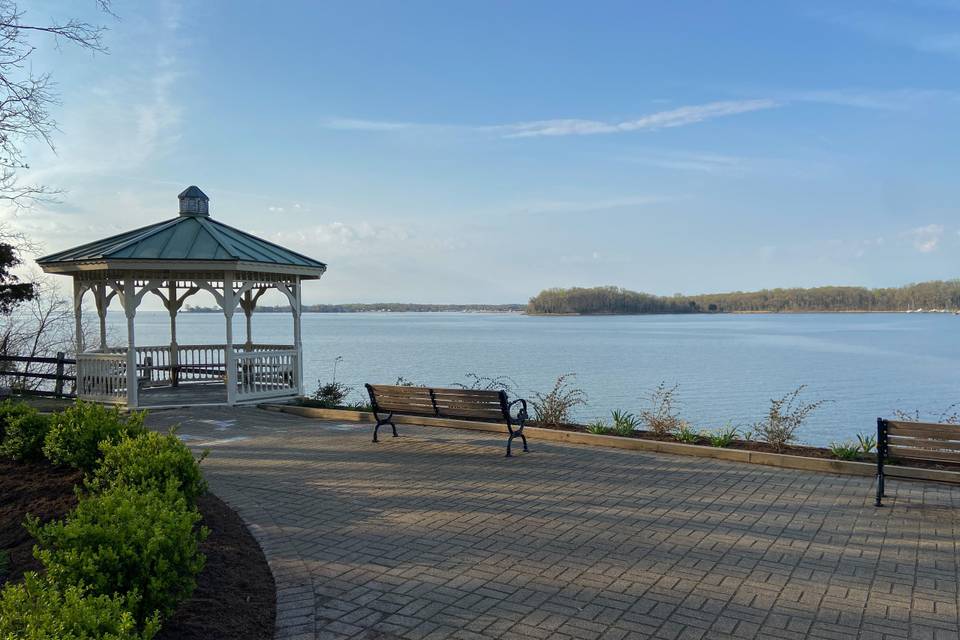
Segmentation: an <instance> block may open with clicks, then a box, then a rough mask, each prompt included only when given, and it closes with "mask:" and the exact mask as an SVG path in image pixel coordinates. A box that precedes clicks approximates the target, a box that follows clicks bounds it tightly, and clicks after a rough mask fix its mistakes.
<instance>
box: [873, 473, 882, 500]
mask: <svg viewBox="0 0 960 640" xmlns="http://www.w3.org/2000/svg"><path fill="white" fill-rule="evenodd" d="M882 497H883V476H882V475H880V474H879V473H878V474H877V501H876V502H874V503H873V506H875V507H882V506H883V502H881V501H880V499H881V498H882Z"/></svg>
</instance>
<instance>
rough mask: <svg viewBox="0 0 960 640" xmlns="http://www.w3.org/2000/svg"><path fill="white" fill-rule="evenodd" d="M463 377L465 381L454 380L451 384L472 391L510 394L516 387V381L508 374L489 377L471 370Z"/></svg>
mask: <svg viewBox="0 0 960 640" xmlns="http://www.w3.org/2000/svg"><path fill="white" fill-rule="evenodd" d="M464 377H465V378H466V379H467V382H465V383H464V382H454V383H452V386H454V387H456V388H458V389H468V390H474V391H506V392H507V393H509V394H510V395H513V390H514V389H516V388H517V383H516V382H514V381H513V378H510V377H509V376H494V377H490V376H481V375H480V374H477V373H473V372H471V373H468V374H466V375H465V376H464Z"/></svg>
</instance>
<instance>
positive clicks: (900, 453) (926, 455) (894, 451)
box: [889, 445, 960, 462]
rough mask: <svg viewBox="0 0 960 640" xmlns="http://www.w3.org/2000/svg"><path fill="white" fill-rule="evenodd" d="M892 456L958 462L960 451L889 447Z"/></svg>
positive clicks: (959, 460)
mask: <svg viewBox="0 0 960 640" xmlns="http://www.w3.org/2000/svg"><path fill="white" fill-rule="evenodd" d="M889 453H890V457H892V458H912V459H914V460H938V461H940V462H960V451H931V450H929V449H911V448H908V447H897V446H893V445H891V446H890V447H889Z"/></svg>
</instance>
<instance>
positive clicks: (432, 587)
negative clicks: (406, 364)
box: [150, 408, 960, 640]
mask: <svg viewBox="0 0 960 640" xmlns="http://www.w3.org/2000/svg"><path fill="white" fill-rule="evenodd" d="M150 422H151V423H152V424H153V425H154V426H166V425H169V424H173V423H181V424H182V427H181V434H182V435H184V436H185V437H186V438H187V439H188V441H189V442H190V443H191V444H194V445H197V446H199V447H205V448H209V449H210V450H211V455H210V457H209V458H208V459H207V460H206V461H205V462H204V465H203V466H204V469H205V472H206V475H207V478H208V479H209V482H210V485H211V488H212V489H213V490H214V491H215V492H216V493H217V494H218V495H220V496H221V497H222V498H223V499H224V500H226V501H227V502H228V503H230V504H231V505H232V506H233V507H234V508H235V509H237V511H238V512H239V513H240V514H241V516H242V517H243V518H244V519H245V520H246V521H247V523H248V524H249V525H250V528H251V530H252V531H253V532H254V534H255V535H256V536H257V538H258V539H259V541H260V543H261V545H262V546H263V549H264V552H265V553H266V556H267V558H268V560H269V562H270V566H271V568H272V570H273V572H274V575H275V576H276V580H277V588H278V620H277V622H278V630H277V637H278V638H315V637H316V638H327V637H329V638H339V637H344V638H346V637H355V638H382V639H387V638H427V637H429V638H560V639H564V638H583V639H592V638H610V639H615V638H665V639H673V638H783V639H793V638H825V639H842V638H910V639H915V640H922V639H927V638H929V639H936V640H938V639H941V638H958V637H960V634H958V573H960V568H958V564H960V556H958V548H957V547H958V543H957V540H958V534H960V531H958V529H960V519H958V512H957V508H956V507H957V506H958V503H960V488H952V487H946V486H941V485H935V484H932V483H913V482H904V481H897V480H891V481H890V482H889V483H888V486H889V495H890V498H889V499H888V500H887V505H888V506H886V507H884V508H883V509H874V507H873V506H872V493H871V482H870V481H869V480H867V479H862V478H855V477H847V476H834V475H826V474H816V473H809V472H801V471H790V470H780V469H774V468H770V467H761V466H752V465H741V464H736V463H727V462H721V461H712V460H704V459H697V458H686V457H681V456H668V455H657V454H646V453H639V452H626V451H617V450H608V449H599V448H591V447H578V446H572V445H560V444H552V443H543V442H536V441H532V442H531V448H532V449H533V453H532V454H529V455H519V456H517V457H516V458H514V459H512V460H506V459H504V458H503V457H502V454H503V438H502V437H500V436H497V435H495V434H488V433H477V432H461V431H456V430H451V429H438V428H429V427H410V426H403V425H401V426H400V427H399V428H400V431H401V434H402V437H401V438H398V439H394V438H390V437H386V438H383V442H382V443H380V444H379V445H374V444H372V443H371V442H370V428H369V427H368V426H356V425H346V424H336V423H324V422H317V421H311V420H307V419H303V418H296V417H292V416H288V415H284V414H278V413H272V412H265V411H260V410H257V409H235V410H227V409H219V408H218V409H192V410H190V411H185V410H184V411H166V412H156V413H155V414H153V415H152V416H151V418H150Z"/></svg>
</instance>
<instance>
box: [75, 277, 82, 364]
mask: <svg viewBox="0 0 960 640" xmlns="http://www.w3.org/2000/svg"><path fill="white" fill-rule="evenodd" d="M73 318H74V321H75V323H76V324H75V327H74V331H75V332H76V333H75V335H74V339H75V341H76V347H77V354H78V355H79V354H81V353H83V348H84V347H83V283H81V282H80V278H78V277H77V276H73Z"/></svg>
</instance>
